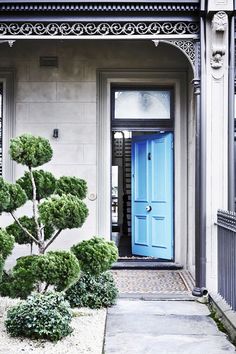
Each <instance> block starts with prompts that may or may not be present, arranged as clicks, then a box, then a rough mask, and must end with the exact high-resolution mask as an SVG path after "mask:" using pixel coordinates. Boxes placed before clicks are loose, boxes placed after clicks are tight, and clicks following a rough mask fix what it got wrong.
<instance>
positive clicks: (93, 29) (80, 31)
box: [0, 22, 199, 38]
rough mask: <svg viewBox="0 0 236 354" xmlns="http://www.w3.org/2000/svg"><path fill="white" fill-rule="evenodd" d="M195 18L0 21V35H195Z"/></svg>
mask: <svg viewBox="0 0 236 354" xmlns="http://www.w3.org/2000/svg"><path fill="white" fill-rule="evenodd" d="M198 34H199V24H198V23H196V22H190V23H189V22H187V23H185V22H151V23H150V22H148V23H145V22H141V23H136V22H124V23H118V22H117V23H114V22H112V23H110V22H100V23H99V22H91V23H84V22H77V23H70V22H66V23H56V22H55V23H0V37H2V38H3V37H4V36H8V37H9V36H21V37H22V36H25V37H31V36H43V37H55V36H60V37H67V36H70V37H71V36H72V37H80V36H87V37H91V36H95V35H96V36H108V35H109V36H114V37H115V36H121V35H129V36H135V35H149V36H150V35H153V36H155V35H198Z"/></svg>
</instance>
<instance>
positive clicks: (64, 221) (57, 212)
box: [39, 194, 88, 230]
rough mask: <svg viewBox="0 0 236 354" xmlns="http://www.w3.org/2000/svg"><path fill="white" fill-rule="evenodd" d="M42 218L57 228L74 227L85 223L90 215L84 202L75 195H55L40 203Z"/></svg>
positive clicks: (44, 221)
mask: <svg viewBox="0 0 236 354" xmlns="http://www.w3.org/2000/svg"><path fill="white" fill-rule="evenodd" d="M39 214H40V219H41V220H42V222H43V223H45V224H49V225H50V224H51V225H53V226H54V227H55V228H56V229H62V230H64V229H73V228H78V227H81V226H82V225H83V223H84V222H85V220H86V217H87V216H88V208H87V206H86V204H85V203H84V202H82V201H81V200H80V199H79V198H78V197H76V196H74V195H65V194H63V195H62V196H60V197H59V196H54V197H52V198H50V199H48V200H45V201H44V202H43V203H42V204H41V205H39Z"/></svg>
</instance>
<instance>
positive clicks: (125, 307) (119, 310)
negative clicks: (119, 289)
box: [108, 300, 210, 316]
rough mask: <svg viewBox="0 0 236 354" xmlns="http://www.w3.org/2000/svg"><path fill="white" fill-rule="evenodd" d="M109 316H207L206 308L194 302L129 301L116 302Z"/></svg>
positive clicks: (208, 313)
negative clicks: (133, 314)
mask: <svg viewBox="0 0 236 354" xmlns="http://www.w3.org/2000/svg"><path fill="white" fill-rule="evenodd" d="M108 312H109V313H110V314H127V315H128V314H132V313H135V314H137V315H139V314H151V315H167V314H168V315H183V314H184V315H185V316H189V315H190V316H193V315H195V316H208V315H210V311H209V309H208V307H207V306H205V305H203V304H200V303H198V302H194V301H188V302H187V301H185V302H181V301H156V302H155V303H153V301H140V300H139V301H136V300H134V301H132V302H131V301H129V300H118V302H117V305H116V306H114V307H111V308H110V309H109V310H108Z"/></svg>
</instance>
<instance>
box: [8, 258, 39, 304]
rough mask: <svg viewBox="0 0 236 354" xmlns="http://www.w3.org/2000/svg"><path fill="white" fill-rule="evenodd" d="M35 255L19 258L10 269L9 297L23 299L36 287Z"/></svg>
mask: <svg viewBox="0 0 236 354" xmlns="http://www.w3.org/2000/svg"><path fill="white" fill-rule="evenodd" d="M37 258H38V256H37V255H30V256H24V257H20V258H18V259H17V261H16V265H15V266H14V267H13V269H12V276H11V277H10V278H9V282H10V284H9V287H10V296H12V297H20V298H22V299H25V298H26V297H27V296H28V295H29V294H30V293H31V292H32V291H34V290H35V288H36V285H37V278H36V275H35V262H36V261H37Z"/></svg>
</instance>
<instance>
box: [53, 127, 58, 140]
mask: <svg viewBox="0 0 236 354" xmlns="http://www.w3.org/2000/svg"><path fill="white" fill-rule="evenodd" d="M52 136H53V138H54V139H58V137H59V129H53V134H52Z"/></svg>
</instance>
